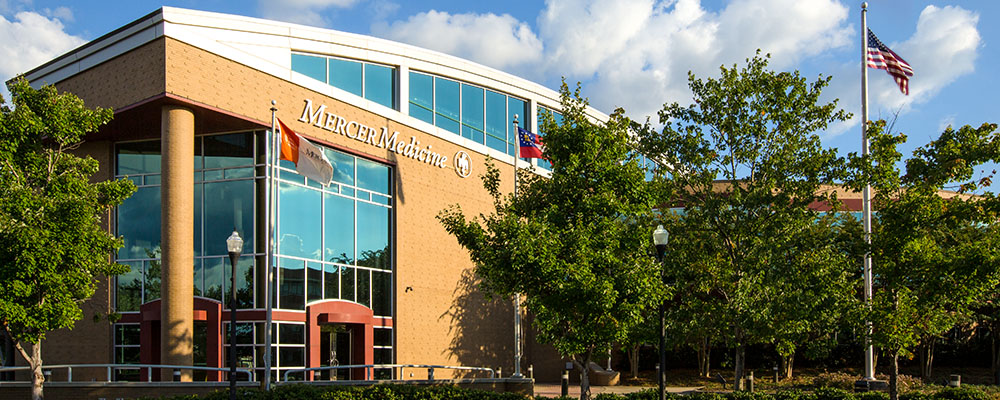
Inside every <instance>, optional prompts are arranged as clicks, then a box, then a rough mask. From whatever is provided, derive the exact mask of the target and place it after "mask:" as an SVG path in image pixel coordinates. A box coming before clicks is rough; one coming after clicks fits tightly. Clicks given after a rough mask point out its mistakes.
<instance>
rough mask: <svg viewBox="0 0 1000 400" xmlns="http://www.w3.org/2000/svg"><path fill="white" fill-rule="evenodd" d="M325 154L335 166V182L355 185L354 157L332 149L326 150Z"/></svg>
mask: <svg viewBox="0 0 1000 400" xmlns="http://www.w3.org/2000/svg"><path fill="white" fill-rule="evenodd" d="M323 152H324V153H326V158H327V159H329V160H330V164H331V165H333V181H334V182H339V183H345V184H348V185H354V157H353V156H350V155H348V154H344V153H341V152H339V151H333V150H330V149H324V150H323Z"/></svg>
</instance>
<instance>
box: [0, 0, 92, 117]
mask: <svg viewBox="0 0 1000 400" xmlns="http://www.w3.org/2000/svg"><path fill="white" fill-rule="evenodd" d="M83 43H84V40H83V39H82V38H80V37H77V36H73V35H70V34H68V33H66V32H65V31H64V30H63V24H62V22H61V21H60V20H59V19H58V18H51V19H50V18H47V17H45V16H42V15H40V14H38V13H35V12H27V11H23V12H19V13H17V14H16V15H15V16H14V17H13V19H12V20H8V19H7V18H5V17H4V16H3V15H0V60H3V62H0V80H2V81H3V82H6V81H7V80H8V79H10V78H13V77H14V76H16V75H17V74H21V73H24V72H27V71H28V70H30V69H31V68H34V67H37V66H39V65H41V64H42V63H44V62H46V61H49V60H51V59H52V58H55V57H56V56H58V55H60V54H62V53H64V52H66V51H69V50H70V49H73V48H74V47H77V46H79V45H81V44H83ZM3 95H4V98H6V99H8V100H9V99H10V98H9V94H8V93H7V88H6V85H4V88H3Z"/></svg>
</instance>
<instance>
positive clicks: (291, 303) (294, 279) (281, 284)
mask: <svg viewBox="0 0 1000 400" xmlns="http://www.w3.org/2000/svg"><path fill="white" fill-rule="evenodd" d="M304 275H305V261H302V260H294V259H291V258H284V257H282V258H279V259H278V308H286V309H289V310H302V309H304V308H305V293H304V291H305V281H304V279H305V276H304Z"/></svg>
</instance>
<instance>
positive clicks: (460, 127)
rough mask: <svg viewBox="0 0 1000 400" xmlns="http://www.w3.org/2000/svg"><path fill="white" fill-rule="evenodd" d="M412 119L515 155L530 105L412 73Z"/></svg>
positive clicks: (453, 82)
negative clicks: (515, 126)
mask: <svg viewBox="0 0 1000 400" xmlns="http://www.w3.org/2000/svg"><path fill="white" fill-rule="evenodd" d="M409 102H410V116H412V117H415V118H417V119H419V120H421V121H424V122H427V123H428V124H432V125H434V126H437V127H439V128H441V129H444V130H446V131H450V132H452V133H455V134H457V135H461V136H462V137H464V138H466V139H469V140H471V141H473V142H476V143H479V144H483V145H486V146H489V147H490V148H492V149H495V150H499V151H501V152H504V153H506V154H508V155H511V156H513V155H514V146H515V145H516V144H517V141H516V140H515V139H516V137H517V132H515V131H514V128H513V127H512V126H511V125H513V121H514V115H517V116H518V125H520V126H521V127H522V128H524V127H526V126H527V121H528V118H527V115H528V102H527V101H525V100H522V99H519V98H517V97H513V96H508V95H506V94H503V93H499V92H495V91H493V90H490V89H486V88H483V87H480V86H475V85H470V84H467V83H463V82H458V81H455V80H452V79H447V78H443V77H440V76H435V75H429V74H424V73H420V72H410V93H409Z"/></svg>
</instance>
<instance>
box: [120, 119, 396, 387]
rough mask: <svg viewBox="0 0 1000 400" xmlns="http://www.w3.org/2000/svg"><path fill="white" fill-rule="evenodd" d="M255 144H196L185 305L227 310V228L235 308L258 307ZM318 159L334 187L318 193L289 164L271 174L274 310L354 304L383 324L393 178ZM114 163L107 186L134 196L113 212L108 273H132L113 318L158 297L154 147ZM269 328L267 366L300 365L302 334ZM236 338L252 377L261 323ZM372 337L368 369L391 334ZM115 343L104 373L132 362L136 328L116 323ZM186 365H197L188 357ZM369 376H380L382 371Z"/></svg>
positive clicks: (385, 358)
mask: <svg viewBox="0 0 1000 400" xmlns="http://www.w3.org/2000/svg"><path fill="white" fill-rule="evenodd" d="M266 137H267V135H266V134H265V133H264V132H256V133H254V132H242V133H233V134H224V135H212V136H201V137H197V138H196V140H195V160H194V163H195V178H194V181H195V183H194V188H193V196H194V208H195V209H194V236H195V237H194V246H195V248H194V254H195V260H194V268H193V271H192V284H193V286H194V293H195V295H196V296H202V297H207V298H211V299H214V300H218V301H220V302H223V304H224V305H226V306H224V308H225V307H228V306H227V303H228V293H229V291H230V288H229V287H228V286H229V281H230V273H231V268H230V266H229V264H228V263H229V261H228V252H227V250H226V245H225V238H226V237H228V236H229V234H230V233H231V232H232V231H233V229H234V228H235V229H236V231H237V232H239V233H240V236H241V237H243V238H244V249H243V256H242V257H241V258H240V261H239V263H238V264H237V276H236V278H237V287H236V289H237V303H238V304H237V306H238V307H239V308H244V309H262V308H263V307H264V303H263V299H264V297H263V296H264V291H265V286H264V282H263V279H264V274H263V271H261V270H260V269H261V268H263V265H262V264H260V265H258V263H261V262H263V260H264V253H263V252H257V251H255V249H256V250H261V249H264V244H263V243H260V244H258V243H256V242H257V241H256V236H257V233H258V232H263V225H262V224H264V223H265V221H262V220H259V219H258V218H257V217H255V216H256V215H257V212H256V210H261V209H262V208H263V206H264V204H263V195H262V194H263V193H264V186H263V185H264V176H265V171H264V168H263V163H262V160H263V154H264V151H263V142H264V141H265V140H266ZM325 151H326V153H327V157H328V158H329V159H330V160H331V161H332V163H333V164H334V167H335V173H334V182H333V183H332V184H330V185H327V186H325V187H324V186H323V185H320V184H318V183H317V182H314V181H310V180H307V179H306V178H304V177H303V176H301V175H298V174H297V173H296V172H295V167H294V165H293V164H291V163H290V162H287V161H282V162H281V164H280V168H279V174H278V185H277V186H278V196H277V207H276V210H277V215H276V218H277V232H276V238H277V253H276V260H277V262H276V265H277V270H276V272H275V279H276V283H277V284H276V293H275V298H276V299H277V301H276V302H275V304H274V308H276V309H285V310H304V309H305V306H306V304H308V303H310V302H314V301H318V300H324V299H341V300H347V301H352V302H356V303H359V304H362V305H365V306H367V307H369V308H371V309H372V310H373V311H374V314H375V315H376V316H382V317H391V316H392V296H393V294H392V293H393V292H392V281H393V278H392V273H393V266H392V255H391V249H392V246H391V232H392V229H391V223H392V222H391V221H392V205H393V201H392V187H393V181H392V171H391V169H390V168H389V167H388V166H386V165H382V164H379V163H376V162H373V161H369V160H366V159H362V158H357V157H354V156H352V155H349V154H346V153H342V152H339V151H334V150H331V149H326V150H325ZM116 158H117V164H116V166H117V171H116V175H117V176H118V177H127V178H128V179H131V180H132V181H133V182H135V183H136V185H137V186H138V187H139V189H138V191H137V192H136V194H135V195H133V196H132V197H131V198H129V199H128V200H126V201H125V202H124V203H123V204H122V205H121V206H119V207H118V209H117V218H116V221H117V226H116V229H117V234H118V235H121V236H123V239H124V244H125V245H124V247H123V248H122V249H121V250H119V252H118V262H120V263H122V264H127V265H129V266H131V271H130V272H128V273H125V274H123V275H120V276H118V278H117V279H116V284H115V306H116V310H117V311H118V312H120V313H132V312H137V311H139V306H140V305H142V304H144V303H146V302H149V301H152V300H156V299H158V298H159V297H160V294H159V289H160V142H159V140H152V141H142V142H127V143H119V144H118V145H117V148H116ZM255 159H256V160H255ZM255 260H256V262H255ZM223 325H224V327H228V324H225V323H224V324H223ZM285 325H288V326H285ZM275 326H276V328H275V331H274V332H276V339H275V340H276V341H275V342H274V343H275V346H276V347H275V349H274V350H273V352H274V358H273V360H274V367H276V368H277V369H279V370H285V369H289V368H301V367H303V366H305V350H304V346H305V336H304V335H305V333H304V332H305V327H304V325H303V324H301V323H280V324H276V325H275ZM237 330H238V337H237V349H236V351H237V358H238V359H239V363H240V365H241V366H246V365H255V366H257V367H258V368H260V367H262V366H263V351H264V330H263V323H261V322H241V323H238V325H237ZM377 331H378V332H381V333H380V334H378V335H376V336H377V340H376V343H375V344H376V350H375V357H376V359H375V362H376V363H391V362H392V339H391V338H392V330H391V328H379V329H377ZM115 332H116V335H115V338H116V339H115V340H116V342H115V343H116V345H115V346H116V351H115V362H117V363H136V362H138V356H137V348H136V347H133V346H135V345H138V343H139V338H138V336H139V329H138V325H127V324H119V325H118V326H116V327H115ZM223 332H228V330H227V331H223ZM282 332H283V333H282ZM295 332H301V335H300V334H297V333H295ZM224 336H226V334H224ZM300 336H301V337H300ZM387 338H388V339H387ZM223 340H224V341H227V340H228V337H224V338H223ZM196 348H197V346H196ZM200 348H201V349H202V350H201V351H202V352H204V350H203V349H204V347H203V346H201V347H200ZM229 351H230V344H229V343H225V348H224V352H225V353H226V356H225V358H224V362H225V363H227V364H228V360H229V358H228V352H229ZM195 358H196V360H198V359H200V360H204V359H205V357H204V355H202V357H199V355H198V354H196V355H195ZM202 363H204V361H202ZM377 372H378V373H379V375H381V376H385V374H386V372H387V371H377ZM280 376H281V374H280V373H276V377H280ZM131 377H132V376H131V375H127V376H122V379H129V378H131Z"/></svg>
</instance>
